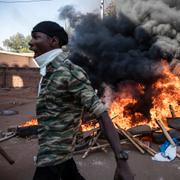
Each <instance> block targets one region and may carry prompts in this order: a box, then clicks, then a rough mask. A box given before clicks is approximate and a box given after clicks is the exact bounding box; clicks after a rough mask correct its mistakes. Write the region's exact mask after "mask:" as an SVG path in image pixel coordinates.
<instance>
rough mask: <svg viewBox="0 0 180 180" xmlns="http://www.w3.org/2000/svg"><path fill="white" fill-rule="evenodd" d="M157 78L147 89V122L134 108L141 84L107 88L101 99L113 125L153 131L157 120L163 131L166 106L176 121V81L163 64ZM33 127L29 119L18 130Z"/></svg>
mask: <svg viewBox="0 0 180 180" xmlns="http://www.w3.org/2000/svg"><path fill="white" fill-rule="evenodd" d="M161 74H162V78H159V79H158V80H157V81H156V82H155V83H154V84H153V85H152V87H151V99H150V100H151V109H150V110H149V117H148V118H147V117H146V116H145V115H143V113H142V112H139V111H138V110H136V108H135V107H136V105H138V103H139V101H140V100H141V97H142V96H143V95H144V94H145V87H144V86H143V85H142V84H135V83H126V84H123V85H121V87H120V91H119V92H118V93H114V92H112V89H110V88H109V89H108V91H109V92H110V93H106V92H105V93H106V95H107V97H104V99H103V100H104V101H105V103H106V105H107V106H108V109H109V111H108V112H109V115H110V117H111V118H112V121H113V123H116V124H118V125H119V126H120V127H121V128H123V129H128V128H130V127H133V126H136V125H144V124H147V125H149V126H150V127H154V128H155V127H157V124H156V122H155V120H156V119H160V120H162V121H163V122H164V123H165V125H166V127H167V123H166V118H167V117H171V116H172V113H171V111H170V108H169V106H170V105H171V107H173V109H174V114H175V115H176V117H180V81H179V77H178V76H176V75H175V74H173V73H171V71H170V68H169V64H168V63H167V62H166V61H162V72H161ZM110 96H112V97H110ZM106 98H107V99H108V100H106ZM107 101H111V102H107ZM171 110H172V109H171ZM37 124H38V122H37V120H36V119H33V120H31V121H28V122H26V123H24V124H22V125H20V126H19V127H24V126H30V125H37ZM97 127H99V124H98V123H93V122H92V123H83V124H82V125H81V130H82V131H89V130H91V129H93V128H97ZM167 128H168V127H167Z"/></svg>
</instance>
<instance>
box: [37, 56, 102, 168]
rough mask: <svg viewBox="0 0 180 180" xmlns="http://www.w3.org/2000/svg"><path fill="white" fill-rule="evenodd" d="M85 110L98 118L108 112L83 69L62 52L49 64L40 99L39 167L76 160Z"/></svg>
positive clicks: (38, 99) (38, 102) (38, 112)
mask: <svg viewBox="0 0 180 180" xmlns="http://www.w3.org/2000/svg"><path fill="white" fill-rule="evenodd" d="M84 107H85V108H86V109H87V110H88V111H89V112H90V113H91V114H92V115H94V116H95V117H98V116H99V115H100V114H101V113H102V112H104V111H105V107H104V105H103V104H102V103H101V102H100V100H99V98H98V97H97V95H96V93H95V92H94V90H93V88H92V86H91V84H90V81H89V80H88V78H87V75H86V73H85V72H84V71H83V69H82V68H80V67H79V66H77V65H75V64H73V63H72V62H71V61H70V60H68V59H67V56H66V55H65V54H64V53H61V54H60V55H59V56H57V57H56V58H55V59H54V60H53V61H52V62H51V63H49V64H48V66H47V73H46V75H45V76H44V77H43V79H42V83H41V91H40V94H39V97H38V98H37V107H36V113H37V119H38V123H39V125H40V128H39V130H38V138H39V151H38V155H37V166H39V167H42V166H51V165H56V164H60V163H62V162H64V161H66V160H68V159H70V158H71V157H72V153H73V151H74V146H75V140H76V134H77V132H78V131H79V127H80V118H81V113H82V109H83V108H84Z"/></svg>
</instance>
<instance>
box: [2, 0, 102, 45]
mask: <svg viewBox="0 0 180 180" xmlns="http://www.w3.org/2000/svg"><path fill="white" fill-rule="evenodd" d="M19 1H23V3H22V2H21V3H18V2H19ZM26 1H30V0H3V1H1V0H0V17H1V20H0V29H1V33H0V46H2V41H3V40H5V39H7V38H9V37H10V36H12V35H14V34H16V33H17V32H20V33H22V34H24V35H28V34H30V32H31V29H32V28H33V26H34V25H36V24H37V23H38V22H40V21H43V20H52V21H56V22H58V23H60V24H61V25H62V26H64V22H62V21H60V20H59V19H58V9H59V8H61V7H63V6H64V5H74V7H75V8H76V9H77V10H80V11H82V12H91V11H96V12H98V11H100V2H101V0H50V1H42V0H37V1H38V2H26ZM8 2H14V3H8Z"/></svg>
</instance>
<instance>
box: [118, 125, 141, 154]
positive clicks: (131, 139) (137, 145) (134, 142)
mask: <svg viewBox="0 0 180 180" xmlns="http://www.w3.org/2000/svg"><path fill="white" fill-rule="evenodd" d="M116 126H117V127H118V131H120V133H122V134H123V135H124V136H125V137H126V138H128V139H129V141H130V142H131V143H132V144H133V145H134V146H135V147H136V148H137V149H138V150H139V151H140V152H141V153H142V154H144V153H145V151H144V150H143V149H142V148H141V146H139V144H138V143H136V141H134V139H133V137H130V136H129V135H128V133H127V132H126V131H125V130H124V129H122V128H121V127H119V125H118V124H116Z"/></svg>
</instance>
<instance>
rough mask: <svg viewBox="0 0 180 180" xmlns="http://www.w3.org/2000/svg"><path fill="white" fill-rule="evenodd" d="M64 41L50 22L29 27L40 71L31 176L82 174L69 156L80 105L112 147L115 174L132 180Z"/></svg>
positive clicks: (71, 178)
mask: <svg viewBox="0 0 180 180" xmlns="http://www.w3.org/2000/svg"><path fill="white" fill-rule="evenodd" d="M67 43H68V35H67V33H66V32H65V31H64V29H63V28H62V27H61V26H59V24H57V23H55V22H51V21H44V22H40V23H39V24H37V25H36V26H35V27H34V28H33V30H32V39H31V41H30V42H29V46H30V49H31V50H32V51H34V57H35V60H36V62H37V64H38V65H39V67H40V74H41V76H42V77H41V80H40V83H39V93H38V97H37V107H36V113H37V119H38V123H39V125H40V129H39V130H38V137H39V151H38V155H37V168H36V171H35V174H34V178H33V180H60V179H62V180H84V179H85V178H84V177H82V176H81V175H80V173H79V171H78V169H77V167H76V164H75V162H74V160H73V157H72V155H73V151H74V149H75V141H76V134H77V132H78V131H79V128H80V117H81V113H82V109H83V108H85V109H86V110H88V111H89V112H90V113H91V114H92V115H94V117H96V119H98V120H99V123H100V125H101V128H102V129H103V130H104V132H105V135H106V137H107V139H108V140H109V143H110V145H111V147H112V149H113V151H114V154H115V158H116V162H117V169H116V171H115V178H114V179H115V180H133V175H132V173H131V171H130V169H129V166H128V163H127V161H126V160H127V158H128V155H127V153H126V152H124V151H123V150H122V148H121V145H120V141H119V136H118V133H117V132H116V130H115V128H114V126H113V124H112V121H111V119H110V118H109V116H108V113H107V110H106V108H105V107H104V105H103V104H102V103H101V101H100V100H99V98H98V97H97V95H96V93H95V91H94V90H93V88H92V86H91V84H90V81H89V80H88V78H87V75H86V73H85V72H84V70H83V69H82V68H80V67H79V66H77V65H75V64H73V63H72V62H71V61H70V60H69V59H68V56H67V54H66V53H64V52H63V51H62V49H61V48H62V46H63V45H66V44H67Z"/></svg>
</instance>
